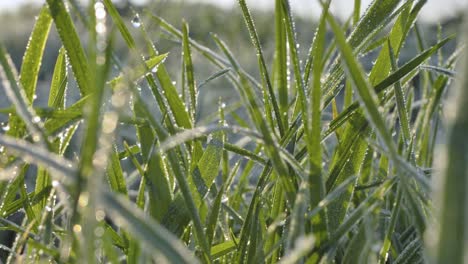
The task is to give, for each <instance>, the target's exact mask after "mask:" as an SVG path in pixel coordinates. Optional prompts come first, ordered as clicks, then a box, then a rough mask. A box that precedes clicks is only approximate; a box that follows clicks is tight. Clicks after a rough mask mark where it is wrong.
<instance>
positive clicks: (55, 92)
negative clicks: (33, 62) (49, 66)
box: [47, 47, 68, 109]
mask: <svg viewBox="0 0 468 264" xmlns="http://www.w3.org/2000/svg"><path fill="white" fill-rule="evenodd" d="M66 60H67V58H66V51H65V49H64V48H63V47H62V48H61V49H60V51H59V54H58V57H57V61H56V62H55V68H54V73H53V76H52V81H51V84H50V92H49V100H48V103H47V105H48V106H50V107H54V108H59V109H61V108H63V107H64V106H65V90H66V87H67V82H68V80H67V64H66Z"/></svg>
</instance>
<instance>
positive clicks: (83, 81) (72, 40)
mask: <svg viewBox="0 0 468 264" xmlns="http://www.w3.org/2000/svg"><path fill="white" fill-rule="evenodd" d="M47 4H48V6H49V10H50V14H51V15H52V18H53V19H54V23H55V27H56V28H57V32H58V34H59V36H60V39H61V40H62V43H63V46H64V47H65V50H66V51H67V56H68V58H69V59H70V64H71V67H72V70H73V74H74V75H75V78H76V81H77V83H78V87H79V88H80V91H81V94H82V95H83V96H84V95H87V94H89V93H91V92H92V90H91V87H90V85H91V82H90V79H89V78H90V76H91V74H90V72H89V64H88V60H87V58H86V56H85V52H84V49H83V46H82V45H81V41H80V38H79V37H78V33H77V32H76V29H75V26H74V24H73V21H72V19H71V17H70V14H69V13H68V12H67V9H66V8H65V3H64V2H63V1H61V0H47Z"/></svg>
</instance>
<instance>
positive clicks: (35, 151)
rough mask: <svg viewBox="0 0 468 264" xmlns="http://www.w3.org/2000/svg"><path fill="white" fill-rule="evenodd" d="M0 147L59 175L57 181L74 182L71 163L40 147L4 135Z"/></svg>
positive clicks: (0, 137) (0, 139)
mask: <svg viewBox="0 0 468 264" xmlns="http://www.w3.org/2000/svg"><path fill="white" fill-rule="evenodd" d="M0 145H2V146H4V147H6V148H7V149H10V150H11V151H12V152H14V153H17V154H19V155H21V157H22V159H25V160H27V161H28V162H31V163H34V164H38V165H41V166H43V167H45V168H48V169H50V170H52V171H53V172H54V173H56V174H58V175H60V177H56V179H57V180H59V181H62V180H63V181H65V182H67V183H71V182H74V180H75V169H74V165H73V163H72V162H70V161H68V160H66V159H64V158H63V157H61V156H58V155H56V154H53V153H50V152H48V151H47V150H45V149H44V148H42V147H40V146H37V145H33V144H31V143H29V142H26V141H24V140H20V139H15V138H12V137H10V136H6V135H0Z"/></svg>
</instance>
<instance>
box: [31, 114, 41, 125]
mask: <svg viewBox="0 0 468 264" xmlns="http://www.w3.org/2000/svg"><path fill="white" fill-rule="evenodd" d="M32 121H33V123H39V122H41V118H40V117H38V116H35V117H33V119H32Z"/></svg>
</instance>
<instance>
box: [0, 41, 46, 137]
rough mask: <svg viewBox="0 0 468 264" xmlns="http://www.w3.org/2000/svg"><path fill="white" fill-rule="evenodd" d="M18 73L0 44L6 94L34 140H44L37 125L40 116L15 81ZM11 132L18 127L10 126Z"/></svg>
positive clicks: (1, 76)
mask: <svg viewBox="0 0 468 264" xmlns="http://www.w3.org/2000/svg"><path fill="white" fill-rule="evenodd" d="M17 77H18V74H17V72H16V69H15V66H14V64H13V62H12V60H11V58H10V56H9V55H8V53H7V52H6V50H5V48H4V47H3V46H0V79H1V81H2V83H3V87H4V88H5V92H6V95H7V97H8V99H9V100H10V101H11V103H12V104H13V105H14V106H15V108H16V113H17V114H18V115H19V116H20V117H21V119H22V120H23V121H24V123H25V124H26V127H27V129H28V130H29V132H30V133H31V134H32V137H33V140H34V141H36V142H37V141H43V142H44V133H43V131H42V128H41V127H40V126H39V124H40V121H41V120H40V118H39V117H38V116H37V115H36V114H35V112H34V110H33V109H32V107H31V106H30V103H28V101H27V100H28V99H27V98H26V95H25V93H24V89H23V88H22V87H21V86H20V84H19V83H18V82H17V80H18V78H17ZM11 129H12V133H18V132H19V131H15V130H20V128H19V127H12V128H11Z"/></svg>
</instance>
